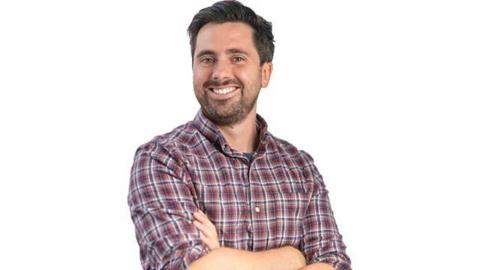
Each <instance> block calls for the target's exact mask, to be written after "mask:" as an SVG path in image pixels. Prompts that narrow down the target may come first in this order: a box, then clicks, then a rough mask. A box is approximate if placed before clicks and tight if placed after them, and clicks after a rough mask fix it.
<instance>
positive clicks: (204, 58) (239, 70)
mask: <svg viewBox="0 0 480 270" xmlns="http://www.w3.org/2000/svg"><path fill="white" fill-rule="evenodd" d="M271 73H272V63H271V62H267V63H263V64H260V56H259V55H258V52H257V50H256V47H255V44H254V41H253V30H252V28H251V27H250V26H249V25H247V24H244V23H239V22H233V23H231V22H228V23H222V24H215V23H208V24H206V25H205V26H203V27H202V28H201V29H200V31H199V33H198V36H197V42H196V49H195V53H194V58H193V85H194V91H195V96H196V97H197V100H198V102H199V103H200V105H201V107H202V110H203V112H204V113H205V115H206V116H207V117H208V118H209V119H210V120H211V121H212V122H214V123H215V124H216V125H217V126H218V128H219V129H220V131H221V133H222V134H223V136H224V137H225V139H226V141H227V143H228V144H229V145H230V146H231V147H232V148H233V149H235V150H238V151H241V152H251V151H253V150H254V149H255V146H256V139H257V131H256V126H255V123H256V113H257V112H256V108H257V106H256V101H257V98H258V95H259V93H260V89H261V88H264V87H267V86H268V83H269V81H270V76H271ZM228 86H231V87H235V88H236V90H235V92H233V93H231V94H229V95H228V96H227V97H226V98H220V97H219V96H218V95H215V94H214V93H213V92H212V91H211V89H210V88H220V87H228Z"/></svg>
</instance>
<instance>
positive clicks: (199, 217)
mask: <svg viewBox="0 0 480 270" xmlns="http://www.w3.org/2000/svg"><path fill="white" fill-rule="evenodd" d="M193 217H194V218H195V220H194V221H193V224H194V225H195V227H197V229H199V230H200V239H201V240H202V241H203V243H205V244H206V245H207V246H208V248H209V249H210V250H214V249H216V248H219V247H220V243H219V242H218V236H217V229H216V228H215V225H213V223H212V222H211V221H210V220H209V219H208V217H207V215H205V214H204V213H203V212H202V211H200V210H197V211H196V212H195V213H193Z"/></svg>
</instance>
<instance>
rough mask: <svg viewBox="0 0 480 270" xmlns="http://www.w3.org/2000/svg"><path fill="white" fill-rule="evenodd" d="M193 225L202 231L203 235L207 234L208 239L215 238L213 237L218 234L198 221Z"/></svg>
mask: <svg viewBox="0 0 480 270" xmlns="http://www.w3.org/2000/svg"><path fill="white" fill-rule="evenodd" d="M193 224H194V225H195V227H197V229H199V230H200V232H202V233H203V234H205V235H206V236H208V237H213V236H216V232H214V231H212V230H211V229H210V228H209V227H208V226H206V225H205V224H202V223H200V222H198V221H196V220H195V221H194V222H193Z"/></svg>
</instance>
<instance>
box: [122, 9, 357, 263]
mask: <svg viewBox="0 0 480 270" xmlns="http://www.w3.org/2000/svg"><path fill="white" fill-rule="evenodd" d="M188 31H189V35H190V44H191V52H192V65H193V84H194V90H195V95H196V97H197V99H198V101H199V103H200V105H201V110H200V111H199V112H198V114H197V116H196V117H195V119H194V120H193V121H191V122H188V123H187V124H185V125H182V126H179V127H177V128H176V129H174V130H173V131H171V132H169V133H167V134H164V135H161V136H157V137H155V138H154V139H153V140H152V141H150V142H148V143H146V144H144V145H142V146H141V147H140V148H139V149H138V150H137V152H136V155H135V160H134V164H133V166H132V172H131V183H130V193H129V200H128V202H129V206H130V210H131V214H132V220H133V222H134V224H135V228H136V236H137V240H138V243H139V245H140V256H141V260H142V265H143V268H144V269H187V268H188V269H192V270H196V269H208V270H215V269H222V270H223V269H279V270H281V269H324V270H327V269H350V259H349V257H348V256H347V255H346V253H345V245H344V243H343V242H342V236H341V235H340V234H339V232H338V229H337V226H336V223H335V220H334V217H333V213H332V210H331V208H330V203H329V199H328V195H327V190H326V188H325V185H324V183H323V180H322V177H321V175H320V174H319V172H318V170H317V169H316V167H315V165H314V163H313V160H312V158H311V156H310V155H308V154H307V153H306V152H304V151H299V150H297V149H296V148H295V147H294V146H293V145H291V144H289V143H288V142H286V141H283V140H280V139H278V138H276V137H274V136H273V135H272V134H271V133H269V132H268V131H267V124H266V122H265V120H264V119H263V118H262V117H261V116H259V115H257V114H256V105H257V102H256V101H257V97H258V94H259V92H260V89H261V88H264V87H267V85H268V83H269V80H270V75H271V73H272V58H273V52H274V45H273V34H272V27H271V23H269V22H267V21H265V20H264V19H263V18H262V17H260V16H258V15H256V14H255V13H254V12H253V11H252V10H251V9H250V8H248V7H245V6H243V5H242V4H241V3H239V2H237V1H222V2H217V3H215V4H214V5H213V6H211V7H208V8H205V9H202V10H200V11H199V13H198V14H196V15H195V17H194V18H193V20H192V22H191V24H190V26H189V28H188Z"/></svg>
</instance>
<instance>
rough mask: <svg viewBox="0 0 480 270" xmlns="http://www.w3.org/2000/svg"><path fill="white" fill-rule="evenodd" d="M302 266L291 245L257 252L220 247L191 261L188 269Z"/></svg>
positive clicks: (251, 269)
mask: <svg viewBox="0 0 480 270" xmlns="http://www.w3.org/2000/svg"><path fill="white" fill-rule="evenodd" d="M303 266H305V258H304V257H303V254H302V253H301V252H300V251H298V250H297V249H295V248H293V247H281V248H277V249H271V250H266V251H259V252H251V251H244V250H239V249H232V248H225V247H221V248H217V249H215V250H213V251H211V252H210V253H209V254H207V255H205V256H203V257H202V258H200V259H198V260H197V261H195V262H194V263H192V265H191V266H190V268H189V270H217V269H218V270H269V269H272V270H273V269H275V270H298V269H300V268H301V267H303Z"/></svg>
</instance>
